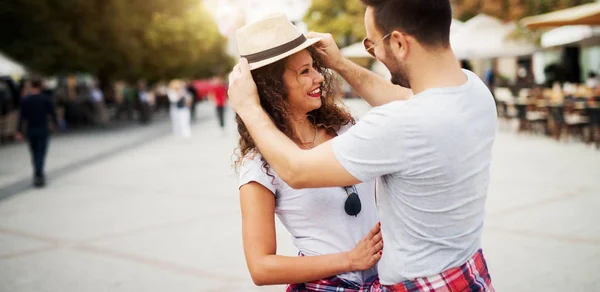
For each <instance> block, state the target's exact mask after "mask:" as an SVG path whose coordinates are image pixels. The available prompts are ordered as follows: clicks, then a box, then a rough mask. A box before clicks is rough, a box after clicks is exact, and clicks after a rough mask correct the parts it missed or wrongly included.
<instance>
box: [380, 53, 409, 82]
mask: <svg viewBox="0 0 600 292" xmlns="http://www.w3.org/2000/svg"><path fill="white" fill-rule="evenodd" d="M385 50H386V56H388V58H390V59H391V60H390V61H389V62H385V63H384V65H385V66H386V67H387V68H388V70H390V73H391V74H392V79H391V80H390V81H391V82H392V83H393V84H395V85H400V86H402V87H406V88H410V80H408V73H407V72H406V68H405V67H404V66H403V65H402V64H400V63H399V62H398V61H397V60H395V59H393V58H392V56H393V53H392V50H391V49H390V48H389V47H387V46H386V47H385ZM387 63H389V65H388V64H387Z"/></svg>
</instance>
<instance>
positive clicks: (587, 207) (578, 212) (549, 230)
mask: <svg viewBox="0 0 600 292" xmlns="http://www.w3.org/2000/svg"><path fill="white" fill-rule="evenodd" d="M572 194H573V196H570V197H565V198H564V199H562V200H551V201H548V203H546V202H544V201H541V202H540V203H539V204H537V205H536V204H532V205H528V206H527V208H517V209H516V210H515V211H514V212H510V211H507V212H505V213H504V214H503V213H498V214H497V215H496V216H493V215H491V216H488V218H487V221H486V228H487V229H491V230H505V231H512V232H521V233H530V234H537V235H538V236H546V237H547V238H556V239H560V240H564V241H566V242H582V243H586V242H587V243H589V244H596V245H597V248H598V249H599V250H600V225H598V208H599V207H600V192H599V191H597V190H591V189H588V190H583V191H580V192H573V193H572Z"/></svg>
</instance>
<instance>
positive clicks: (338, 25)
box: [304, 0, 366, 46]
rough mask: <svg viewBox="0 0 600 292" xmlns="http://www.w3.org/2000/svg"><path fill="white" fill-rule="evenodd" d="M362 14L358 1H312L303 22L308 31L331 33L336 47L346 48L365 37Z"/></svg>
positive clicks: (361, 5)
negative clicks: (336, 44)
mask: <svg viewBox="0 0 600 292" xmlns="http://www.w3.org/2000/svg"><path fill="white" fill-rule="evenodd" d="M364 14H365V7H364V5H363V4H362V3H361V2H360V0H313V1H312V5H311V7H310V8H309V9H308V11H307V13H306V15H305V16H304V22H306V24H307V25H308V28H309V29H310V30H313V31H318V32H328V33H331V34H332V35H333V36H334V37H335V39H336V42H337V43H338V45H340V46H347V45H351V44H352V43H355V42H358V41H362V39H363V38H364V37H365V35H366V32H365V26H364V20H363V17H364Z"/></svg>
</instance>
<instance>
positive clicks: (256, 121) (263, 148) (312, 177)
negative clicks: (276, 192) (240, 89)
mask: <svg viewBox="0 0 600 292" xmlns="http://www.w3.org/2000/svg"><path fill="white" fill-rule="evenodd" d="M238 114H239V115H240V117H241V118H242V120H243V121H244V124H245V125H246V128H247V129H248V131H249V132H250V135H251V136H252V138H253V139H254V143H256V145H257V147H258V149H259V150H260V153H261V154H262V156H263V157H264V158H265V160H266V161H268V162H269V166H270V167H272V168H273V170H275V172H276V173H277V174H278V175H279V177H280V178H281V179H282V180H283V181H285V182H286V183H287V184H288V185H290V186H291V187H292V188H294V189H302V188H317V187H334V186H336V187H337V186H350V185H354V184H357V183H360V181H359V180H358V179H356V178H355V177H354V176H352V175H351V174H350V173H349V172H348V171H347V170H346V169H345V168H344V167H343V166H342V165H341V164H340V162H339V161H338V160H337V159H336V157H335V155H334V153H333V148H332V144H331V141H329V142H326V143H323V144H321V145H319V146H317V147H316V148H314V149H311V150H302V149H300V148H298V146H297V145H296V144H295V143H294V142H293V141H292V140H290V139H289V138H288V137H287V136H285V134H283V133H282V132H281V131H279V129H277V127H276V126H275V125H274V124H273V122H272V121H271V119H270V118H269V116H268V115H267V114H266V113H265V111H264V110H263V109H262V108H261V107H260V105H259V106H252V107H246V108H245V109H244V110H243V111H240V112H239V113H238Z"/></svg>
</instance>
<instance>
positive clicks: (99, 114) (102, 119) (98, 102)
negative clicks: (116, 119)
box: [90, 83, 108, 126]
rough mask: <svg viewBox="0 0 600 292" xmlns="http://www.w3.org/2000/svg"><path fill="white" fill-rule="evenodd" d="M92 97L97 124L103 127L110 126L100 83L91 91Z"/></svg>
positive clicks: (93, 86) (95, 84) (94, 85)
mask: <svg viewBox="0 0 600 292" xmlns="http://www.w3.org/2000/svg"><path fill="white" fill-rule="evenodd" d="M90 96H91V99H92V107H93V111H94V118H95V123H96V124H98V125H101V126H106V125H107V124H108V111H107V110H106V105H105V104H104V93H103V92H102V89H100V86H98V83H94V84H93V85H92V88H91V90H90Z"/></svg>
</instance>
